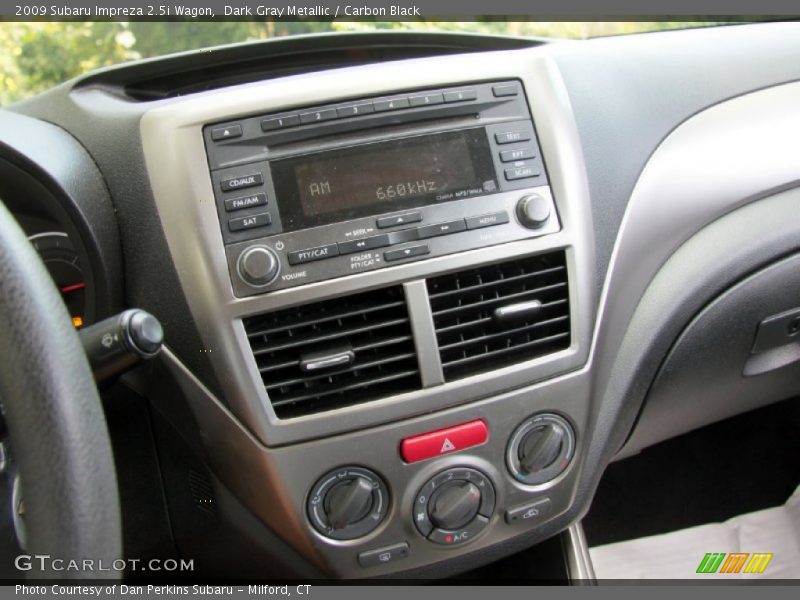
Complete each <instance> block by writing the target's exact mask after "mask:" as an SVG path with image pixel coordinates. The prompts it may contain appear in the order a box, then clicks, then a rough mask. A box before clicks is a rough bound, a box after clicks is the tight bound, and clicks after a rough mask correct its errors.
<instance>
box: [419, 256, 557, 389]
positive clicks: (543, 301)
mask: <svg viewBox="0 0 800 600" xmlns="http://www.w3.org/2000/svg"><path fill="white" fill-rule="evenodd" d="M428 294H429V296H430V302H431V309H432V310H433V322H434V326H435V327H436V337H437V339H438V341H439V352H440V354H441V357H442V367H443V369H444V375H445V380H446V381H451V380H453V379H458V378H461V377H466V376H468V375H472V374H474V373H477V372H482V371H489V370H491V369H497V368H500V367H505V366H508V365H511V364H514V363H516V362H521V361H524V360H529V359H531V358H535V357H537V356H543V355H545V354H550V353H551V352H555V351H557V350H563V349H565V348H567V347H569V344H570V322H569V294H568V286H567V268H566V262H565V255H564V252H563V251H559V252H553V253H550V254H543V255H540V256H532V257H529V258H523V259H519V260H514V261H509V262H504V263H500V264H494V265H489V266H486V267H481V268H478V269H470V270H468V271H460V272H458V273H451V274H449V275H443V276H441V277H435V278H432V279H429V280H428Z"/></svg>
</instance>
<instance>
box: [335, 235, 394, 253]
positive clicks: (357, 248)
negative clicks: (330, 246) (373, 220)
mask: <svg viewBox="0 0 800 600" xmlns="http://www.w3.org/2000/svg"><path fill="white" fill-rule="evenodd" d="M389 245H390V242H389V234H388V233H384V234H381V235H373V236H372V237H367V238H360V239H357V240H349V241H347V242H339V254H353V253H354V252H361V251H362V250H372V249H374V248H383V247H385V246H389Z"/></svg>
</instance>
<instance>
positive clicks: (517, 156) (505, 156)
mask: <svg viewBox="0 0 800 600" xmlns="http://www.w3.org/2000/svg"><path fill="white" fill-rule="evenodd" d="M527 158H533V148H519V149H518V150H503V151H502V152H501V153H500V160H501V161H502V162H514V161H515V160H525V159H527Z"/></svg>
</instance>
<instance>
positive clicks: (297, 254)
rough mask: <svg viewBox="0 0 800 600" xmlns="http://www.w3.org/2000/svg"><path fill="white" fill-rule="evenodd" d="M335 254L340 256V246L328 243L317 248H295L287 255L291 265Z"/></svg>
mask: <svg viewBox="0 0 800 600" xmlns="http://www.w3.org/2000/svg"><path fill="white" fill-rule="evenodd" d="M334 256H339V246H338V245H337V244H327V245H325V246H318V247H316V248H306V249H305V250H295V251H294V252H289V253H288V254H287V255H286V257H287V259H288V260H289V264H290V265H302V264H303V263H307V262H313V261H315V260H323V259H325V258H333V257H334Z"/></svg>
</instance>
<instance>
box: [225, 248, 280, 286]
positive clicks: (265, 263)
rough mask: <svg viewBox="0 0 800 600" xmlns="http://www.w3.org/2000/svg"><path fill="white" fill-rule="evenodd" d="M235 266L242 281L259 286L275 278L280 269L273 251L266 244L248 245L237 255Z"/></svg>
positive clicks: (267, 283)
mask: <svg viewBox="0 0 800 600" xmlns="http://www.w3.org/2000/svg"><path fill="white" fill-rule="evenodd" d="M236 268H237V269H238V271H239V276H240V277H241V278H242V279H243V280H244V281H246V282H247V283H249V284H250V285H253V286H256V287H261V286H265V285H269V284H270V283H272V282H273V281H274V280H275V278H276V277H277V276H278V271H280V262H278V257H277V256H275V253H274V252H273V251H272V250H270V249H269V248H267V247H266V246H250V247H249V248H247V249H246V250H245V251H244V252H242V253H241V254H240V255H239V260H238V261H237V262H236Z"/></svg>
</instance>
